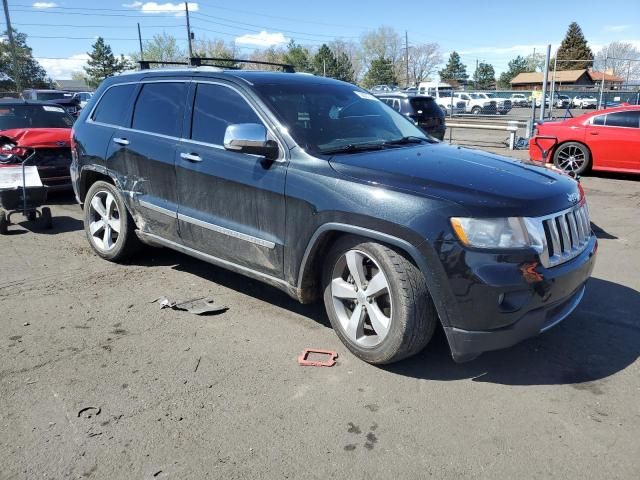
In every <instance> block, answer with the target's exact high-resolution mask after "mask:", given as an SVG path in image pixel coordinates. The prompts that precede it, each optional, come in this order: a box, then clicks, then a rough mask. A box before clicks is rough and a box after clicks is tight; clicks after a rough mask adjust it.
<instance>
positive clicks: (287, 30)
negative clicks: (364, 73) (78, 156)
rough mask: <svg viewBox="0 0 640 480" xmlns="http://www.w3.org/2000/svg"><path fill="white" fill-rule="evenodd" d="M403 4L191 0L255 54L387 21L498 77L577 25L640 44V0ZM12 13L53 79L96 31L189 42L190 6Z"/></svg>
mask: <svg viewBox="0 0 640 480" xmlns="http://www.w3.org/2000/svg"><path fill="white" fill-rule="evenodd" d="M394 5H395V4H394V3H393V2H390V1H389V0H384V1H381V0H368V1H366V2H364V1H345V0H322V1H315V2H314V1H308V0H307V1H300V0H298V1H276V0H272V1H270V2H269V1H266V2H265V1H264V0H243V1H240V2H238V1H236V2H231V1H211V0H203V1H192V2H189V9H190V11H191V12H192V14H191V28H192V31H193V32H194V34H195V36H196V38H209V39H213V38H220V39H224V40H225V41H236V43H237V44H238V45H239V46H240V47H241V48H242V51H243V52H247V53H248V52H251V51H252V50H254V49H256V48H264V47H266V46H269V45H276V46H277V45H279V44H286V43H287V42H288V41H289V40H290V39H294V40H296V42H297V43H301V44H303V45H310V46H319V45H321V44H322V43H323V42H325V41H331V40H333V39H338V38H340V39H343V40H354V41H357V40H358V39H359V38H360V37H361V35H362V34H363V33H365V32H367V31H368V30H373V29H375V28H377V27H378V26H381V25H385V26H390V27H393V28H394V29H396V30H397V31H398V32H400V33H402V34H404V32H405V31H407V33H408V38H409V45H416V44H420V43H432V42H436V43H438V44H439V45H440V47H441V51H442V54H443V57H444V58H445V60H446V57H447V56H448V55H449V53H450V52H451V51H452V50H456V51H457V52H458V53H460V55H461V57H462V61H463V63H465V64H466V65H467V73H469V74H471V73H472V72H473V70H474V69H475V63H476V60H478V61H480V62H482V61H484V62H487V63H491V64H492V65H493V66H494V68H495V70H496V73H497V74H499V73H500V72H501V71H504V70H505V69H506V68H507V63H508V61H509V60H510V59H512V58H513V57H515V56H517V55H523V56H524V55H528V54H530V53H532V52H533V51H534V49H535V50H536V51H537V52H541V51H543V50H544V49H545V48H546V45H547V44H551V45H552V48H557V46H558V45H559V43H560V41H561V40H562V38H563V36H564V34H565V32H566V30H567V26H568V25H569V23H570V22H572V21H576V22H578V24H579V25H580V26H581V27H582V30H583V32H584V34H585V36H586V38H587V40H588V41H589V44H590V46H591V48H592V50H594V53H595V52H597V51H598V50H600V49H601V48H602V47H603V45H606V44H608V43H610V42H612V41H624V42H630V43H633V44H634V45H635V46H636V47H637V48H638V49H640V0H607V1H602V0H597V1H594V0H562V1H559V0H555V1H548V0H535V1H533V2H532V1H527V2H524V1H518V0H494V1H488V0H485V1H482V0H458V1H456V2H443V1H442V0H438V1H425V0H422V1H419V2H415V3H405V4H403V5H406V6H407V8H405V7H401V8H396V7H395V6H394ZM413 5H415V6H413ZM9 11H10V15H11V22H12V24H13V27H14V28H15V29H17V30H18V31H21V32H24V33H26V34H27V35H28V40H27V42H28V44H29V45H30V46H31V47H32V49H33V54H34V56H35V57H36V58H37V59H38V61H39V62H40V63H41V65H42V66H43V67H45V69H46V70H47V72H48V73H49V75H50V76H51V77H52V78H54V79H64V78H70V77H71V72H73V71H81V70H82V65H83V64H84V63H85V60H86V58H87V53H86V52H89V51H90V50H91V45H92V43H93V42H94V41H95V38H96V37H97V36H102V37H104V38H105V40H106V42H107V43H109V44H110V45H111V47H112V49H113V51H114V53H116V54H120V53H122V54H125V55H127V54H129V53H132V52H136V51H138V40H137V26H136V24H137V23H138V22H139V23H140V27H141V30H142V37H143V40H144V39H150V38H151V37H152V36H153V35H154V34H157V33H162V32H163V31H165V32H167V33H169V34H172V35H174V36H176V37H177V38H178V40H179V42H180V44H181V46H182V47H186V45H187V33H186V26H185V16H184V3H183V2H177V1H174V2H173V3H172V2H164V1H163V0H160V1H158V2H145V1H135V0H124V1H123V0H119V1H118V0H101V1H99V2H98V1H90V0H51V1H49V0H47V1H37V2H33V1H29V0H9ZM2 20H4V18H3V19H2ZM2 23H3V25H2V28H3V30H5V29H6V24H5V23H4V21H3V22H2Z"/></svg>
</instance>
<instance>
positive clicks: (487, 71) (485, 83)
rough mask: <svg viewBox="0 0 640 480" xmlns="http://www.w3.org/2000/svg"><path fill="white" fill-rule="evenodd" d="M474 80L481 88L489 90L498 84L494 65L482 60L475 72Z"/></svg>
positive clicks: (477, 86)
mask: <svg viewBox="0 0 640 480" xmlns="http://www.w3.org/2000/svg"><path fill="white" fill-rule="evenodd" d="M473 81H474V82H475V83H476V88H478V89H479V90H489V89H492V88H495V86H496V72H495V70H494V69H493V65H491V64H489V63H484V62H480V63H479V64H478V68H477V69H476V71H475V72H473Z"/></svg>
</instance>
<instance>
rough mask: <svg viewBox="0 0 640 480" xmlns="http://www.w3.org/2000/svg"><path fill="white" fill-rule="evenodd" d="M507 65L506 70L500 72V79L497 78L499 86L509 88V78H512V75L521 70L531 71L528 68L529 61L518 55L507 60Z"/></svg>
mask: <svg viewBox="0 0 640 480" xmlns="http://www.w3.org/2000/svg"><path fill="white" fill-rule="evenodd" d="M508 66H509V68H508V70H507V71H506V72H502V73H501V74H500V79H499V80H498V87H499V88H504V89H508V88H511V80H513V77H515V76H516V75H518V74H519V73H522V72H529V71H532V70H529V62H528V61H527V59H526V58H524V57H521V56H520V55H518V56H517V57H516V58H514V59H513V60H511V61H509V64H508Z"/></svg>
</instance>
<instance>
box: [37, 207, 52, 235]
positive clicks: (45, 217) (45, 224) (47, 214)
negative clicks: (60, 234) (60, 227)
mask: <svg viewBox="0 0 640 480" xmlns="http://www.w3.org/2000/svg"><path fill="white" fill-rule="evenodd" d="M34 216H35V214H34ZM40 222H42V228H45V229H46V230H51V229H52V228H53V219H52V217H51V209H50V208H49V207H42V210H41V214H40Z"/></svg>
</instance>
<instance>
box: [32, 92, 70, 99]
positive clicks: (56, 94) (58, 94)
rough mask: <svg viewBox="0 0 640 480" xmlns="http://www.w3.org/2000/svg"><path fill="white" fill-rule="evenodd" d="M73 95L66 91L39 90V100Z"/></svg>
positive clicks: (37, 94)
mask: <svg viewBox="0 0 640 480" xmlns="http://www.w3.org/2000/svg"><path fill="white" fill-rule="evenodd" d="M72 96H73V95H71V94H70V93H66V92H37V93H36V97H38V100H57V99H58V98H71V97H72Z"/></svg>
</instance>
